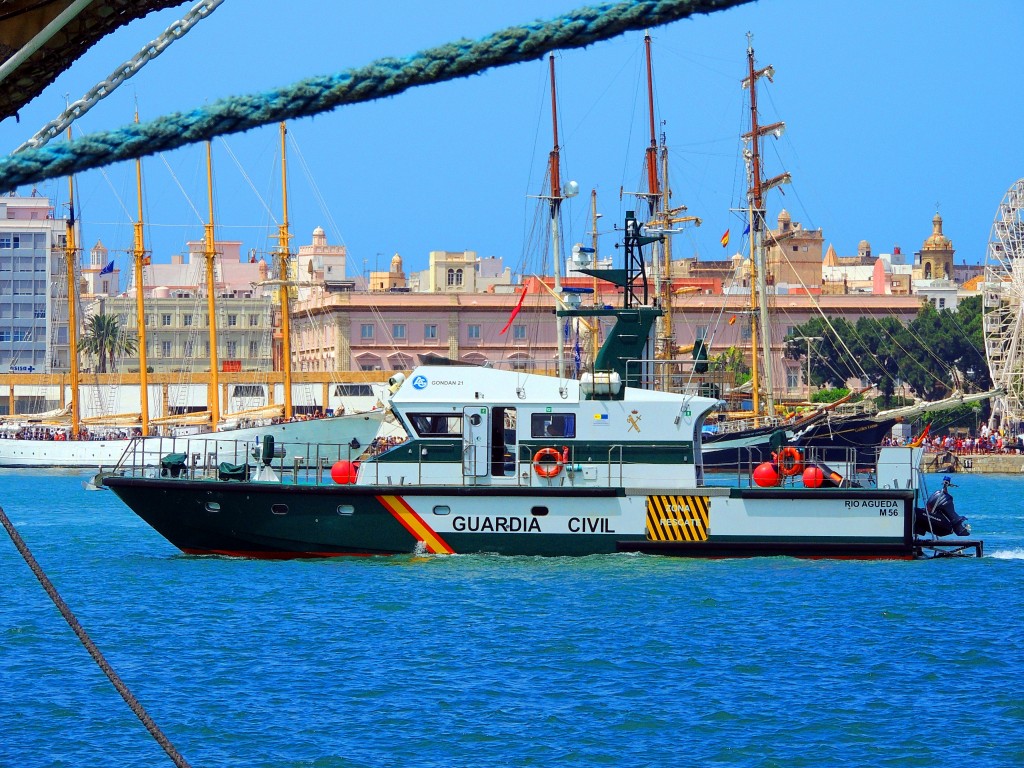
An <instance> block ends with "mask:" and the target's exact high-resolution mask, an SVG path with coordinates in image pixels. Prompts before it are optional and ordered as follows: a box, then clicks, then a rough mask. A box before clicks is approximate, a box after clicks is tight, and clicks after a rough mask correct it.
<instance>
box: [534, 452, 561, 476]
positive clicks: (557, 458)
mask: <svg viewBox="0 0 1024 768" xmlns="http://www.w3.org/2000/svg"><path fill="white" fill-rule="evenodd" d="M546 459H548V460H550V462H546V461H545V460H546ZM563 463H564V462H563V461H562V454H561V452H559V450H558V449H557V448H541V449H540V450H539V451H537V452H536V453H535V454H533V471H534V472H536V473H537V474H538V475H540V476H541V477H554V476H555V475H557V474H558V473H559V472H561V471H562V464H563Z"/></svg>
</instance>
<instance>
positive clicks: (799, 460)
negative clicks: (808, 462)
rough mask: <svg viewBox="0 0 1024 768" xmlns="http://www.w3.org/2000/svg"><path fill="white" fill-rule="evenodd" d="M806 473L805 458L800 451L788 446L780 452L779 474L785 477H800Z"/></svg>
mask: <svg viewBox="0 0 1024 768" xmlns="http://www.w3.org/2000/svg"><path fill="white" fill-rule="evenodd" d="M803 471H804V457H803V456H802V455H801V454H800V451H799V450H798V449H796V448H794V447H793V446H791V445H787V446H786V447H785V448H783V449H782V450H781V451H779V472H780V473H781V474H782V475H784V476H785V477H792V476H793V475H799V474H800V473H801V472H803Z"/></svg>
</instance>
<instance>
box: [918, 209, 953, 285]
mask: <svg viewBox="0 0 1024 768" xmlns="http://www.w3.org/2000/svg"><path fill="white" fill-rule="evenodd" d="M915 272H917V274H915V275H914V277H915V278H917V279H920V280H952V279H953V242H952V241H951V240H950V239H949V238H948V237H946V236H945V235H944V234H942V217H941V216H940V215H939V214H938V213H936V214H935V218H933V219H932V233H931V235H930V236H929V237H928V239H927V240H925V241H924V245H922V246H921V264H920V266H919V267H918V268H917V269H916V270H915Z"/></svg>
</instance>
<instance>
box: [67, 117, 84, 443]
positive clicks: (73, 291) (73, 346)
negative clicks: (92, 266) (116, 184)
mask: <svg viewBox="0 0 1024 768" xmlns="http://www.w3.org/2000/svg"><path fill="white" fill-rule="evenodd" d="M68 141H71V128H70V127H69V128H68ZM64 257H65V258H64V260H65V262H66V267H67V285H68V364H69V366H70V368H71V437H72V439H74V440H77V439H78V433H79V430H80V427H81V403H80V402H79V392H80V391H81V390H80V388H79V384H78V285H77V280H76V279H75V263H76V262H77V260H78V246H77V244H76V242H75V180H74V177H72V176H68V229H67V235H66V238H65V241H64Z"/></svg>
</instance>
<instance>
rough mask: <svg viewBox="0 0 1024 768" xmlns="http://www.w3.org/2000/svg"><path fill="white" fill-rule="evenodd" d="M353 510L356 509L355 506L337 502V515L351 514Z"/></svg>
mask: <svg viewBox="0 0 1024 768" xmlns="http://www.w3.org/2000/svg"><path fill="white" fill-rule="evenodd" d="M355 511H356V508H355V507H353V506H352V505H351V504H339V505H338V514H339V515H351V514H352V513H353V512H355Z"/></svg>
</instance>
